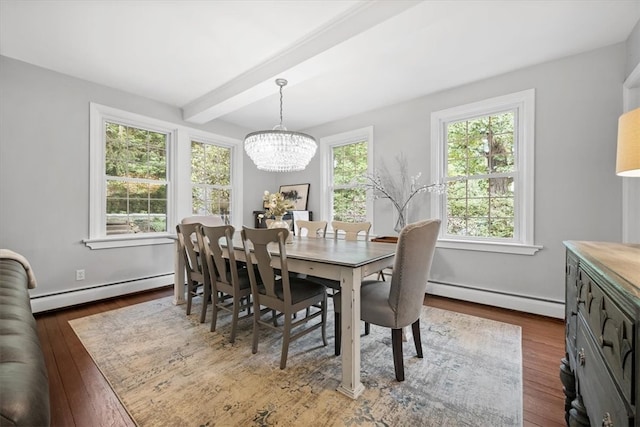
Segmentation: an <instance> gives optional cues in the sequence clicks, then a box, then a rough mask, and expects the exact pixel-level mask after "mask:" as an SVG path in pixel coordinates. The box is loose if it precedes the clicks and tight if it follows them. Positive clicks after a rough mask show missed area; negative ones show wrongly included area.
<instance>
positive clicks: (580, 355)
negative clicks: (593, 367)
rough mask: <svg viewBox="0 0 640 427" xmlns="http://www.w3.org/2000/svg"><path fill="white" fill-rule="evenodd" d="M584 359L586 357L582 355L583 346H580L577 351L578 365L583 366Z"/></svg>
mask: <svg viewBox="0 0 640 427" xmlns="http://www.w3.org/2000/svg"><path fill="white" fill-rule="evenodd" d="M586 359H587V358H586V357H585V355H584V348H581V349H580V351H579V352H578V363H580V366H584V363H585V362H586Z"/></svg>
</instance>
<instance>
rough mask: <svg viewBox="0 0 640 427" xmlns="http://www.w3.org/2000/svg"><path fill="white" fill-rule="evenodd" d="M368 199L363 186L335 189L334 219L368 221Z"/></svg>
mask: <svg viewBox="0 0 640 427" xmlns="http://www.w3.org/2000/svg"><path fill="white" fill-rule="evenodd" d="M366 200H367V199H366V190H365V189H363V188H350V189H343V190H334V192H333V219H334V220H336V221H347V222H364V221H366V220H367V209H366V207H367V205H366Z"/></svg>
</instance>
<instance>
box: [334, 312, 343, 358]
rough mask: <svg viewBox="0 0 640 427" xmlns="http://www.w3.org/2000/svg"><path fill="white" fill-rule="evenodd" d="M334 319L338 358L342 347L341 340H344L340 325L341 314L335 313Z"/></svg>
mask: <svg viewBox="0 0 640 427" xmlns="http://www.w3.org/2000/svg"><path fill="white" fill-rule="evenodd" d="M333 319H334V326H335V336H336V342H335V354H336V356H340V346H341V344H342V343H341V340H342V326H341V325H340V313H335V312H334V315H333Z"/></svg>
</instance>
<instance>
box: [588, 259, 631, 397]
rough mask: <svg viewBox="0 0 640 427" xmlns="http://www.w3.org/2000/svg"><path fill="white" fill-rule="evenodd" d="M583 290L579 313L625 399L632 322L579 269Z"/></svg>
mask: <svg viewBox="0 0 640 427" xmlns="http://www.w3.org/2000/svg"><path fill="white" fill-rule="evenodd" d="M579 281H581V282H582V283H583V284H584V285H583V287H582V288H583V289H584V290H585V304H584V305H583V306H581V308H580V313H581V314H582V315H583V316H584V318H585V319H586V321H587V323H588V326H589V329H590V330H591V333H592V334H593V337H594V339H595V341H596V343H597V345H598V346H599V348H600V351H601V352H602V354H603V355H604V357H605V359H606V361H607V365H608V366H609V368H610V369H611V371H612V374H613V376H614V378H615V381H616V382H617V383H618V386H619V387H620V389H621V390H622V392H623V393H624V396H625V397H626V398H627V400H628V401H629V402H631V401H632V399H631V397H632V393H631V390H633V356H634V353H635V342H634V341H635V340H634V335H635V334H634V329H633V328H634V324H633V322H632V320H631V319H630V318H628V317H627V316H625V315H624V314H623V313H622V311H621V310H620V308H619V307H618V306H617V305H616V304H615V303H614V302H613V300H612V299H611V298H610V297H609V296H608V295H607V294H606V293H605V292H604V291H603V290H602V288H601V287H600V286H599V285H598V283H597V282H596V281H595V280H593V279H592V278H591V277H590V276H589V274H587V273H586V272H585V271H583V270H580V272H579Z"/></svg>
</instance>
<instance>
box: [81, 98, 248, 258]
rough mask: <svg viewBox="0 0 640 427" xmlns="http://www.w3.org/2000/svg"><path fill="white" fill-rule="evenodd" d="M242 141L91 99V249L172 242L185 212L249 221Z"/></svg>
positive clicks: (229, 221)
mask: <svg viewBox="0 0 640 427" xmlns="http://www.w3.org/2000/svg"><path fill="white" fill-rule="evenodd" d="M240 144H241V143H240V141H238V140H235V139H232V138H227V137H224V136H221V135H215V134H211V133H208V132H203V131H200V130H197V129H192V128H190V127H185V126H183V125H177V124H174V123H169V122H165V121H162V120H157V119H153V118H150V117H146V116H142V115H139V114H134V113H130V112H127V111H122V110H119V109H116V108H111V107H107V106H104V105H99V104H95V103H92V104H91V105H90V149H89V154H90V193H89V199H90V207H89V214H90V217H89V238H88V239H86V240H85V241H84V242H85V244H86V245H87V246H89V247H90V248H92V249H103V248H114V247H125V246H139V245H151V244H168V243H173V240H172V238H171V235H173V234H174V232H175V224H176V223H178V222H179V220H180V218H182V217H185V216H190V215H192V214H195V215H219V216H221V217H222V218H223V219H224V220H225V221H226V222H228V223H233V224H240V223H242V200H241V198H240V197H239V196H238V195H239V194H240V190H239V189H241V188H242V155H241V154H240V155H238V147H239V146H240Z"/></svg>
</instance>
